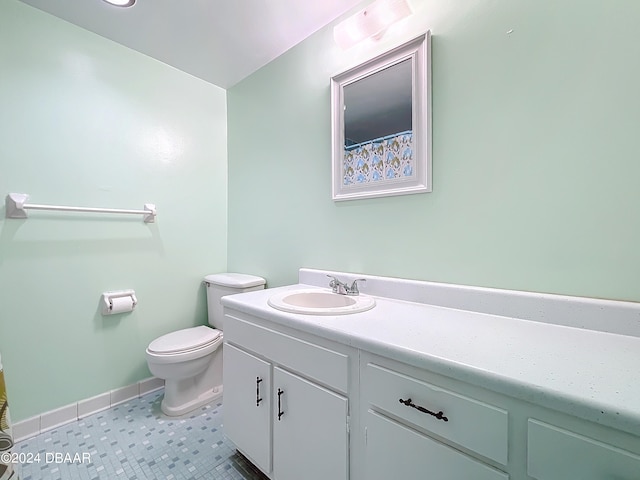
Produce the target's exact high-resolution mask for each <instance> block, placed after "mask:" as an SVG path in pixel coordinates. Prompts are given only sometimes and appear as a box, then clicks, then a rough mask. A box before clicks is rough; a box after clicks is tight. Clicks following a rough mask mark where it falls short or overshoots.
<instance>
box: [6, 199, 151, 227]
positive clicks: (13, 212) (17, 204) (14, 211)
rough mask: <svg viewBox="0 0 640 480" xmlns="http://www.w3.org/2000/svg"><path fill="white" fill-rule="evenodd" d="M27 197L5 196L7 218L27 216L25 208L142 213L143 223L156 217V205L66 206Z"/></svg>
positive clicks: (149, 221)
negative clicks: (131, 208)
mask: <svg viewBox="0 0 640 480" xmlns="http://www.w3.org/2000/svg"><path fill="white" fill-rule="evenodd" d="M28 199H29V195H27V194H26V193H10V194H9V195H7V197H6V198H5V210H6V217H7V218H27V212H25V210H26V209H31V210H57V211H62V212H92V213H124V214H135V215H144V222H145V223H153V222H155V219H156V206H155V205H154V204H152V203H145V204H144V210H127V209H120V208H94V207H68V206H64V205H39V204H36V203H25V202H26V201H27V200H28Z"/></svg>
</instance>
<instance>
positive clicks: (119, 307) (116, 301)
mask: <svg viewBox="0 0 640 480" xmlns="http://www.w3.org/2000/svg"><path fill="white" fill-rule="evenodd" d="M111 305H112V307H111V311H110V312H109V314H114V313H124V312H131V311H132V310H133V307H134V306H135V305H134V303H133V298H132V297H115V298H112V299H111Z"/></svg>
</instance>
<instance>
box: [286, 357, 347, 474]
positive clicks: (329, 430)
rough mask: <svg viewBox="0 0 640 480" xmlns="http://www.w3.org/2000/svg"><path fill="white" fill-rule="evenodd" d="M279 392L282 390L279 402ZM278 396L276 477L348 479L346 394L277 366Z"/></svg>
mask: <svg viewBox="0 0 640 480" xmlns="http://www.w3.org/2000/svg"><path fill="white" fill-rule="evenodd" d="M278 391H281V392H283V393H281V395H280V399H279V400H280V403H279V404H278ZM273 398H274V400H273V402H274V419H273V422H274V427H273V459H274V460H273V463H274V476H275V478H277V479H278V480H300V479H305V480H328V479H331V480H346V479H347V478H348V475H349V464H348V455H349V435H348V432H347V425H346V423H347V415H348V408H347V406H348V404H347V399H346V398H345V397H343V396H341V395H338V394H336V393H334V392H331V391H329V390H326V389H325V388H322V387H320V386H318V385H316V384H314V383H311V382H309V381H307V380H305V379H303V378H301V377H298V376H297V375H294V374H292V373H290V372H287V371H286V370H282V369H280V368H278V367H274V372H273ZM278 407H279V409H278ZM278 412H282V415H281V416H280V419H279V420H278Z"/></svg>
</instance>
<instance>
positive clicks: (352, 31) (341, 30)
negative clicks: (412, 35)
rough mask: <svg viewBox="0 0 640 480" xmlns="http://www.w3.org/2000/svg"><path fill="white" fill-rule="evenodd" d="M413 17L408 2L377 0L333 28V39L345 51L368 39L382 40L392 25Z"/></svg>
mask: <svg viewBox="0 0 640 480" xmlns="http://www.w3.org/2000/svg"><path fill="white" fill-rule="evenodd" d="M409 15H411V8H410V7H409V4H408V3H407V0H376V1H375V2H373V3H372V4H371V5H369V6H368V7H367V8H365V9H364V10H361V11H359V12H358V13H356V14H355V15H353V16H352V17H349V18H347V19H346V20H344V21H342V22H341V23H339V24H338V25H336V26H335V27H333V38H334V40H335V42H336V43H337V44H338V45H340V47H341V48H342V49H343V50H347V49H349V48H351V47H353V46H354V45H355V44H357V43H359V42H361V41H363V40H366V39H367V38H371V37H373V38H376V39H377V38H380V37H382V35H384V32H385V31H386V30H387V28H389V27H390V26H391V25H393V24H394V23H396V22H397V21H399V20H402V19H403V18H405V17H408V16H409Z"/></svg>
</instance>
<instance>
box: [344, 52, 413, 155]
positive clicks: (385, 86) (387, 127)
mask: <svg viewBox="0 0 640 480" xmlns="http://www.w3.org/2000/svg"><path fill="white" fill-rule="evenodd" d="M411 66H412V65H411V60H409V59H407V60H403V61H402V62H400V63H397V64H396V65H393V66H391V67H388V68H385V69H384V70H381V71H379V72H377V73H375V74H374V75H369V76H368V77H365V78H362V79H360V80H357V81H355V82H353V83H351V84H349V85H347V86H345V87H344V137H345V138H344V141H345V143H344V145H345V148H349V147H353V146H354V145H357V144H361V143H366V142H370V141H371V140H374V139H376V138H383V137H387V136H389V135H395V134H397V133H399V132H408V133H411V130H412V127H411V101H412V94H411V93H412V85H411V83H412V82H411V80H412V75H411ZM373 99H375V100H373Z"/></svg>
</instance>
